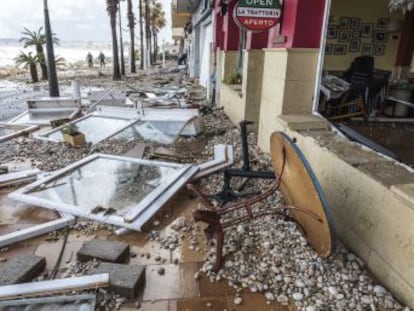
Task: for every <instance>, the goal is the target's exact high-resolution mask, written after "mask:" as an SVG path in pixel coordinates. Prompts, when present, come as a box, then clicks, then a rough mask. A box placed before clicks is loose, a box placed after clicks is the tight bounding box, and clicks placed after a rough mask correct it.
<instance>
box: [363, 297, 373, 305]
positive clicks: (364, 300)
mask: <svg viewBox="0 0 414 311" xmlns="http://www.w3.org/2000/svg"><path fill="white" fill-rule="evenodd" d="M361 302H362V303H363V304H366V305H368V304H370V303H371V298H370V297H369V296H367V295H363V296H361Z"/></svg>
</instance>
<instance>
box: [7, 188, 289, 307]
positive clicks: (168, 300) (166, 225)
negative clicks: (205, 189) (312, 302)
mask: <svg viewBox="0 0 414 311" xmlns="http://www.w3.org/2000/svg"><path fill="white" fill-rule="evenodd" d="M6 194H7V193H6V192H5V191H4V190H3V191H2V192H0V216H1V218H0V234H2V233H6V232H10V231H12V230H18V229H19V228H24V227H26V226H29V225H31V224H38V223H41V222H42V221H47V220H50V219H53V218H54V217H55V215H54V213H53V212H51V211H48V210H45V209H39V208H33V207H29V206H25V205H22V204H16V203H14V202H11V201H10V200H8V199H6V198H5V195H6ZM197 206H198V201H196V200H190V199H189V197H188V195H187V194H186V193H185V192H183V193H180V194H179V195H178V196H177V198H175V199H174V201H173V202H171V204H170V205H169V206H168V207H166V208H165V209H164V210H166V212H167V214H170V216H169V217H168V218H167V217H165V216H164V213H163V214H162V215H158V218H157V219H159V220H160V225H159V226H157V227H156V228H153V229H156V230H160V231H161V233H162V234H168V233H169V232H171V230H172V229H171V228H170V224H171V223H172V222H173V220H174V219H176V217H178V216H184V217H187V218H190V217H191V211H192V210H193V209H195V208H197ZM149 229H151V228H149ZM95 236H96V237H100V238H104V239H114V240H121V241H125V242H127V243H129V245H130V248H131V252H132V253H135V254H136V256H135V257H133V258H132V257H131V258H130V263H131V264H135V265H146V266H147V269H146V281H145V282H146V283H145V288H144V291H143V294H142V300H141V306H140V308H139V309H138V308H137V306H136V305H135V301H132V302H129V303H127V304H124V305H123V306H122V307H121V309H120V310H124V311H127V310H145V311H203V310H209V311H210V310H214V311H216V310H217V311H219V310H228V311H230V310H240V311H256V310H257V311H268V310H273V311H282V310H283V311H285V310H293V309H292V307H288V306H280V305H277V304H275V303H272V304H267V303H266V300H265V298H264V296H263V295H262V294H257V293H255V294H253V293H250V292H248V291H246V292H242V295H241V296H242V298H243V302H242V304H241V305H235V304H234V298H235V294H236V291H235V290H234V289H233V288H230V287H229V286H228V285H227V283H226V282H225V281H220V282H215V283H212V282H210V281H209V280H208V278H207V277H206V276H205V275H204V274H201V277H200V278H199V279H198V280H195V279H194V274H195V272H196V271H197V269H198V268H200V267H201V265H202V261H203V258H204V255H205V253H206V251H207V245H206V241H205V238H204V236H203V235H202V230H201V228H199V232H198V233H197V241H198V246H199V247H200V250H199V251H193V250H190V249H189V248H188V246H189V238H188V236H185V237H183V239H182V241H181V243H180V246H179V248H177V249H175V250H174V251H170V250H168V249H162V248H160V246H159V243H158V242H152V241H149V240H147V239H146V237H145V234H144V233H135V232H134V233H129V234H126V235H124V236H121V237H118V236H114V235H110V233H109V232H97V233H96V234H94V235H85V234H82V233H80V232H78V231H74V230H72V231H71V232H70V234H69V238H68V243H67V245H66V248H65V252H64V254H63V258H62V265H64V264H68V263H70V262H73V261H75V260H76V252H77V250H78V249H79V248H80V247H81V245H82V242H83V241H87V240H90V239H92V238H93V237H95ZM46 238H47V236H42V237H39V238H34V239H31V240H27V241H24V242H21V243H18V244H16V245H12V246H10V247H8V248H7V249H6V250H3V251H2V252H0V258H6V259H10V258H12V257H13V256H16V255H21V254H29V253H35V254H37V255H40V256H45V257H46V260H47V269H49V270H50V269H52V267H53V266H54V264H55V261H56V258H57V256H58V254H59V252H60V248H61V245H62V240H59V241H47V240H46ZM148 253H150V254H151V255H150V257H148V256H147V254H148ZM157 257H161V260H159V258H157ZM0 261H1V260H0ZM0 265H2V263H1V262H0ZM160 266H162V267H163V268H164V269H165V274H164V275H159V274H158V272H157V269H158V268H159V267H160Z"/></svg>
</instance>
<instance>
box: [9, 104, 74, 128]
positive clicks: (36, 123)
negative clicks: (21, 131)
mask: <svg viewBox="0 0 414 311" xmlns="http://www.w3.org/2000/svg"><path fill="white" fill-rule="evenodd" d="M31 112H36V113H42V112H45V113H51V112H71V113H70V114H69V113H68V115H67V119H70V120H72V119H74V118H75V117H76V115H77V114H79V112H80V109H79V108H78V107H73V108H72V107H66V108H30V109H27V110H26V111H24V112H22V113H21V114H19V115H18V116H16V117H14V118H12V119H11V120H9V121H7V123H8V124H12V125H25V124H29V125H50V121H54V120H58V119H62V118H58V119H50V120H47V121H45V120H42V121H30V122H26V123H18V121H19V120H20V119H22V118H24V117H25V116H26V115H28V114H29V113H31Z"/></svg>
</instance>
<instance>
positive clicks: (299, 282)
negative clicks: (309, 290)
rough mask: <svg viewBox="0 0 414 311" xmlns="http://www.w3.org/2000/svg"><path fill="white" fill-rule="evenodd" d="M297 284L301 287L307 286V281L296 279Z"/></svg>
mask: <svg viewBox="0 0 414 311" xmlns="http://www.w3.org/2000/svg"><path fill="white" fill-rule="evenodd" d="M295 286H296V287H299V288H303V287H305V283H304V282H303V281H302V280H296V281H295Z"/></svg>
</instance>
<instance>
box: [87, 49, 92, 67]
mask: <svg viewBox="0 0 414 311" xmlns="http://www.w3.org/2000/svg"><path fill="white" fill-rule="evenodd" d="M86 62H87V63H88V67H89V69H91V68H92V67H93V57H92V54H91V52H88V55H86Z"/></svg>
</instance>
